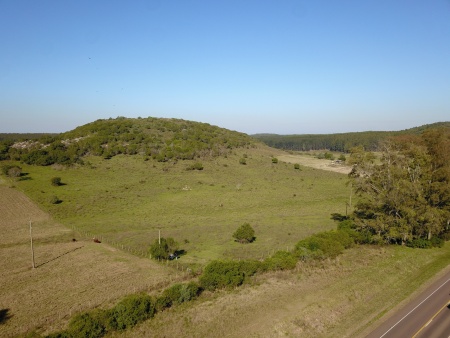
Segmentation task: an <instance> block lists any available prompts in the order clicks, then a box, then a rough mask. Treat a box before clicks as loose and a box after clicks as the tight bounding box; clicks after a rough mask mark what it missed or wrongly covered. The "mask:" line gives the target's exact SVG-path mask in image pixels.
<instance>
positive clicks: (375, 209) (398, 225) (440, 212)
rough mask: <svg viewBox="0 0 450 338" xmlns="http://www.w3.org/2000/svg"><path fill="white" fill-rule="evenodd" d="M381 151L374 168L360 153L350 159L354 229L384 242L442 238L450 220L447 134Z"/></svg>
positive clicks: (398, 142) (392, 143) (400, 140)
mask: <svg viewBox="0 0 450 338" xmlns="http://www.w3.org/2000/svg"><path fill="white" fill-rule="evenodd" d="M381 153H382V155H381V158H380V162H381V163H380V164H378V165H375V164H374V161H373V159H372V158H371V156H367V154H366V153H364V152H363V151H362V150H361V149H356V151H353V152H352V154H351V156H350V159H351V162H352V163H353V164H354V166H353V169H352V171H351V173H350V174H349V176H350V178H351V179H352V181H353V187H354V188H355V189H356V193H357V194H358V195H359V196H360V200H359V202H358V204H357V205H356V209H355V223H356V225H357V228H358V229H359V230H360V231H367V230H368V231H370V232H371V233H372V234H374V235H375V236H376V238H378V239H379V240H380V241H383V242H385V243H402V244H403V243H406V242H409V241H412V240H415V239H426V240H431V239H432V237H433V236H437V237H439V236H442V235H443V234H444V233H445V232H446V231H447V224H448V221H449V219H450V188H449V183H450V163H449V153H450V131H448V130H444V129H442V130H435V131H427V132H426V133H424V134H423V135H422V136H420V137H419V136H411V135H408V136H402V137H397V138H392V139H390V140H388V141H386V142H384V143H382V145H381ZM355 155H356V156H355Z"/></svg>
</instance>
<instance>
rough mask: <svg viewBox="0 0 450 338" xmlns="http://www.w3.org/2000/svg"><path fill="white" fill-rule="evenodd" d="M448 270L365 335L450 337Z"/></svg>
mask: <svg viewBox="0 0 450 338" xmlns="http://www.w3.org/2000/svg"><path fill="white" fill-rule="evenodd" d="M449 304H450V270H449V271H447V273H446V274H444V275H443V276H442V277H440V278H439V279H438V280H436V281H435V282H434V283H432V284H431V285H430V286H429V287H428V288H427V289H426V290H425V291H423V292H422V293H421V294H420V295H419V296H417V297H416V298H414V299H413V300H412V301H411V302H410V303H409V304H407V305H406V306H405V307H404V308H402V309H401V310H400V311H398V312H397V313H395V314H394V315H392V316H391V317H389V318H388V319H387V320H386V321H385V322H384V323H382V324H381V325H380V326H379V327H378V328H377V329H376V330H374V331H373V332H372V333H370V334H369V335H368V336H367V338H399V337H401V338H403V337H405V338H406V337H414V338H425V337H426V338H449V337H450V307H449Z"/></svg>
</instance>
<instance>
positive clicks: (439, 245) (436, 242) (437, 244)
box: [431, 236, 445, 248]
mask: <svg viewBox="0 0 450 338" xmlns="http://www.w3.org/2000/svg"><path fill="white" fill-rule="evenodd" d="M431 244H432V245H433V247H435V248H442V247H443V246H444V244H445V241H444V239H442V238H439V237H436V236H435V237H432V238H431Z"/></svg>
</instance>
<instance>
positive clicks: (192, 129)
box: [0, 117, 254, 170]
mask: <svg viewBox="0 0 450 338" xmlns="http://www.w3.org/2000/svg"><path fill="white" fill-rule="evenodd" d="M253 143H254V141H253V140H252V138H250V137H249V136H247V135H245V134H242V133H238V132H234V131H229V130H227V129H223V128H219V127H215V126H211V125H209V124H207V123H199V122H191V121H185V120H180V119H163V118H152V117H149V118H146V119H127V118H123V117H118V118H116V119H108V120H97V121H95V122H92V123H89V124H86V125H84V126H81V127H78V128H76V129H74V130H72V131H70V132H66V133H63V134H59V135H52V136H49V135H45V136H42V137H40V138H36V139H33V140H28V141H24V142H20V143H12V142H11V141H4V142H2V143H1V145H0V160H5V159H10V160H20V161H23V162H24V163H26V164H33V165H42V166H47V165H51V164H54V163H58V164H65V165H67V164H73V163H83V157H84V156H86V155H95V156H102V157H103V158H105V159H110V158H112V157H113V156H116V155H118V154H128V155H135V154H140V155H144V156H147V157H151V158H153V159H155V160H157V161H159V162H166V161H170V160H193V159H195V158H203V157H215V156H220V155H224V154H227V153H228V152H229V151H230V150H232V149H235V148H239V147H244V146H249V145H251V144H253ZM200 166H201V165H200ZM200 166H199V165H198V164H197V165H195V166H194V168H193V169H196V170H201V169H200Z"/></svg>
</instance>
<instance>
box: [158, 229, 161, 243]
mask: <svg viewBox="0 0 450 338" xmlns="http://www.w3.org/2000/svg"><path fill="white" fill-rule="evenodd" d="M158 243H159V246H161V229H158Z"/></svg>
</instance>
